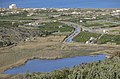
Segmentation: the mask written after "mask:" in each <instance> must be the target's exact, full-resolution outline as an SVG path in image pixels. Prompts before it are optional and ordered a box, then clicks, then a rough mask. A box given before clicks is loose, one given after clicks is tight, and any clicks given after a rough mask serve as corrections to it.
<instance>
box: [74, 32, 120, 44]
mask: <svg viewBox="0 0 120 79" xmlns="http://www.w3.org/2000/svg"><path fill="white" fill-rule="evenodd" d="M100 35H101V34H97V33H90V32H81V33H80V34H79V35H78V36H77V37H75V38H74V41H77V42H84V43H85V42H86V41H88V40H89V39H90V37H95V38H98V37H99V36H100ZM107 42H111V43H116V44H120V35H108V34H105V35H103V36H102V37H101V39H98V40H97V43H100V44H106V43H107Z"/></svg>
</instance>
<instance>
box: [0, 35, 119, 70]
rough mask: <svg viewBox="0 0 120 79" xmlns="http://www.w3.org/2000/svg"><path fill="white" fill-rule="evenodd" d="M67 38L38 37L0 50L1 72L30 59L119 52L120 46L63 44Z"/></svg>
mask: <svg viewBox="0 0 120 79" xmlns="http://www.w3.org/2000/svg"><path fill="white" fill-rule="evenodd" d="M64 38H65V36H48V37H37V38H36V39H34V40H31V41H27V42H22V43H20V44H18V45H17V46H13V47H5V48H0V72H3V71H4V70H5V69H7V68H12V67H15V66H19V65H22V64H24V63H25V62H26V61H27V60H28V59H33V58H41V59H56V58H64V57H72V56H80V55H91V54H95V53H96V54H98V53H104V51H105V50H119V48H120V46H108V45H84V44H79V43H77V42H73V43H70V44H68V43H63V42H62V41H63V39H64Z"/></svg>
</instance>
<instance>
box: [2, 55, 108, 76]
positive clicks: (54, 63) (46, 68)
mask: <svg viewBox="0 0 120 79" xmlns="http://www.w3.org/2000/svg"><path fill="white" fill-rule="evenodd" d="M105 56H106V55H104V54H102V55H94V56H77V57H72V58H63V59H56V60H42V59H33V60H29V61H27V63H25V64H24V65H22V66H19V67H16V68H12V69H8V70H6V71H5V72H4V73H5V74H20V73H26V72H27V71H29V72H30V73H32V72H51V71H54V70H59V69H62V68H65V67H68V68H71V67H73V66H75V65H79V64H82V63H90V62H97V61H99V60H104V59H105V58H106V57H105Z"/></svg>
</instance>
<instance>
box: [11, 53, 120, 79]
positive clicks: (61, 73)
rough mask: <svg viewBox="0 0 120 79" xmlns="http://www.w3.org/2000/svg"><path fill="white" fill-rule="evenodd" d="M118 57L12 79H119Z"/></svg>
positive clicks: (119, 63) (119, 64)
mask: <svg viewBox="0 0 120 79" xmlns="http://www.w3.org/2000/svg"><path fill="white" fill-rule="evenodd" d="M118 54H119V52H117V54H116V56H112V57H111V58H110V59H106V60H104V61H99V62H94V63H86V64H81V65H79V66H74V67H73V68H63V69H61V70H55V71H53V72H50V73H32V74H30V73H29V72H26V74H24V75H16V76H14V77H13V78H12V79H20V78H22V79H119V78H120V69H119V67H120V58H119V55H118Z"/></svg>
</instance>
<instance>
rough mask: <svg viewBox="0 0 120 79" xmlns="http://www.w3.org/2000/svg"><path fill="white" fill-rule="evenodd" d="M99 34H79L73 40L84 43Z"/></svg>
mask: <svg viewBox="0 0 120 79" xmlns="http://www.w3.org/2000/svg"><path fill="white" fill-rule="evenodd" d="M99 35H100V34H96V33H90V32H80V34H79V35H78V36H77V37H75V38H74V39H73V40H74V41H77V42H86V41H88V40H89V39H90V37H95V38H96V37H98V36H99Z"/></svg>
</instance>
